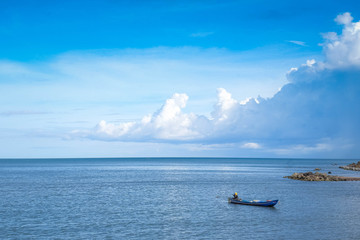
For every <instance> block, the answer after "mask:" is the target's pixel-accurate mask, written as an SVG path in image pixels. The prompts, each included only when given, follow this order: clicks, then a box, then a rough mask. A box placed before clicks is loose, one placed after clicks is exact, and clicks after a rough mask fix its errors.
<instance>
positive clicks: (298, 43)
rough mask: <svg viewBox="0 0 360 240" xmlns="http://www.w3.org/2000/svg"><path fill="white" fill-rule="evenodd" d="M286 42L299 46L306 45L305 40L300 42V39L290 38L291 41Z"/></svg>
mask: <svg viewBox="0 0 360 240" xmlns="http://www.w3.org/2000/svg"><path fill="white" fill-rule="evenodd" d="M288 42H289V43H293V44H296V45H299V46H303V47H305V46H306V44H305V42H302V41H295V40H291V41H288Z"/></svg>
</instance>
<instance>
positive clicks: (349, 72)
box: [0, 1, 360, 158]
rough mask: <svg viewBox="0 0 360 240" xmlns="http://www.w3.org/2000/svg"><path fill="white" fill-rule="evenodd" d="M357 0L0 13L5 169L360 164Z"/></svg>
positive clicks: (50, 6)
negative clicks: (121, 162) (165, 163)
mask: <svg viewBox="0 0 360 240" xmlns="http://www.w3.org/2000/svg"><path fill="white" fill-rule="evenodd" d="M359 5H360V3H358V1H341V2H340V1H301V2H293V1H288V2H286V3H284V2H283V1H271V2H269V1H249V2H245V1H171V2H170V1H17V2H16V3H15V2H13V1H1V3H0V102H1V105H0V124H1V125H0V144H1V146H2V147H1V148H0V157H2V158H7V157H129V156H133V157H143V156H147V157H156V156H175V157H176V156H204V157H206V156H214V157H221V156H224V157H335V158H336V157H338V158H343V157H350V158H357V157H359V155H360V152H359V150H358V149H360V148H359V147H360V146H359V145H360V139H359V137H358V134H357V133H360V132H359V126H358V124H357V121H358V120H359V121H360V118H359V116H360V113H359V110H357V108H356V107H355V106H357V104H359V103H360V101H359V97H358V96H357V95H359V94H358V92H357V90H359V84H358V83H357V80H356V79H358V76H359V74H358V69H360V67H359V66H360V63H359V61H360V60H359V59H360V52H359V49H360V47H359V46H360V40H359V35H360V34H359V33H358V32H359V29H358V25H357V24H356V23H357V22H358V21H359V19H360V6H359Z"/></svg>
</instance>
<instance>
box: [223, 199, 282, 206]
mask: <svg viewBox="0 0 360 240" xmlns="http://www.w3.org/2000/svg"><path fill="white" fill-rule="evenodd" d="M228 201H229V203H234V204H243V205H252V206H262V207H273V206H275V205H276V204H277V203H278V201H279V200H266V201H260V200H252V201H246V200H242V199H240V198H238V199H235V198H228Z"/></svg>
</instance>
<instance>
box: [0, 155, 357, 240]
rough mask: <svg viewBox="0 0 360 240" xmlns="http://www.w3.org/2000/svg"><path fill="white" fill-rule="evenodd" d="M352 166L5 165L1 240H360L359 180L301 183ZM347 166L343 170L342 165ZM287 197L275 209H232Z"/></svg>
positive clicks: (264, 162) (288, 162)
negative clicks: (309, 174) (236, 198)
mask: <svg viewBox="0 0 360 240" xmlns="http://www.w3.org/2000/svg"><path fill="white" fill-rule="evenodd" d="M351 162H353V161H351V160H326V159H322V160H316V159H228V158H224V159H222V158H216V159H214V158H212V159H209V158H129V159H125V158H119V159H8V160H7V159H2V160H0V195H1V196H0V239H230V238H231V239H240V238H241V239H300V238H301V239H360V182H302V181H295V180H290V179H285V178H283V176H285V175H291V174H292V173H293V172H304V171H312V170H313V169H314V168H321V169H322V171H323V172H328V171H331V172H332V173H333V174H334V175H335V174H337V175H343V176H360V172H352V171H346V170H342V169H339V168H338V166H339V165H346V164H349V163H351ZM335 164H338V165H335ZM235 191H237V192H238V193H239V195H240V197H242V198H243V199H249V200H252V199H260V200H266V199H279V200H280V202H279V203H278V205H276V206H275V207H274V208H264V207H253V206H242V205H233V204H229V203H228V202H227V198H228V197H229V196H231V195H232V194H233V193H234V192H235Z"/></svg>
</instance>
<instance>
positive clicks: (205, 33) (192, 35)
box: [191, 32, 214, 37]
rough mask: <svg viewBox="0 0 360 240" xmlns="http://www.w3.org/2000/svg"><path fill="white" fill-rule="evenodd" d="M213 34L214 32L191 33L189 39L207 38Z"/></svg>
mask: <svg viewBox="0 0 360 240" xmlns="http://www.w3.org/2000/svg"><path fill="white" fill-rule="evenodd" d="M213 34H214V32H197V33H192V34H191V37H207V36H210V35H213Z"/></svg>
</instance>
